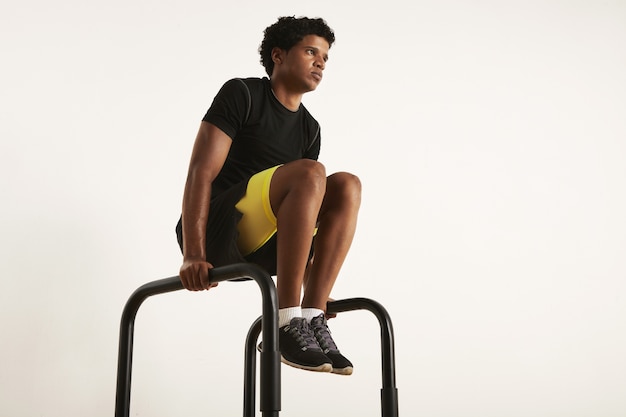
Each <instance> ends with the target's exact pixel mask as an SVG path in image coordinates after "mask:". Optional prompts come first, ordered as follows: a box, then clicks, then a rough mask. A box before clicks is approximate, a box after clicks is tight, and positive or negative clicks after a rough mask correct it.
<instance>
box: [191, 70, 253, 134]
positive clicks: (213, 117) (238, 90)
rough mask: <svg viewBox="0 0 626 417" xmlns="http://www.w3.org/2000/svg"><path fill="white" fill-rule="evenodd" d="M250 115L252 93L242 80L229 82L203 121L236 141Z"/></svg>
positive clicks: (235, 79) (217, 96) (216, 97)
mask: <svg viewBox="0 0 626 417" xmlns="http://www.w3.org/2000/svg"><path fill="white" fill-rule="evenodd" d="M249 113H250V91H249V89H248V86H246V84H245V83H244V82H243V80H241V79H240V78H233V79H232V80H229V81H227V82H226V83H225V84H224V85H223V86H222V88H221V89H220V91H219V92H218V93H217V95H216V96H215V98H214V99H213V103H212V104H211V107H210V108H209V110H208V111H207V112H206V115H205V116H204V118H203V119H202V121H204V122H209V123H212V124H214V125H215V126H217V127H218V128H219V129H221V130H222V131H223V132H224V133H226V134H227V135H228V136H230V137H231V139H234V138H235V136H236V135H237V132H238V131H239V130H240V129H241V128H242V126H243V125H244V124H245V123H246V121H247V119H248V115H249Z"/></svg>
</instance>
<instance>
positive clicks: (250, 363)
mask: <svg viewBox="0 0 626 417" xmlns="http://www.w3.org/2000/svg"><path fill="white" fill-rule="evenodd" d="M261 320H262V318H261V317H259V318H258V319H256V320H255V321H254V323H252V326H250V330H249V331H248V336H247V337H246V350H245V361H244V369H243V374H244V377H243V417H254V413H255V407H254V400H255V398H254V396H255V394H256V344H257V341H258V340H259V334H260V333H261Z"/></svg>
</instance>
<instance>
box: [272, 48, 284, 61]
mask: <svg viewBox="0 0 626 417" xmlns="http://www.w3.org/2000/svg"><path fill="white" fill-rule="evenodd" d="M284 57H285V50H284V49H280V48H278V47H274V48H272V61H273V62H274V64H282V62H283V59H284Z"/></svg>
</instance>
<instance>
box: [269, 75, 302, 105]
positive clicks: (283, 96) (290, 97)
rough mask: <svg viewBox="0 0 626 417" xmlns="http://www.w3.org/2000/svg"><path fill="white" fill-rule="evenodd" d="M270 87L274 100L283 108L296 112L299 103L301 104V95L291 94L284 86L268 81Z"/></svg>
mask: <svg viewBox="0 0 626 417" xmlns="http://www.w3.org/2000/svg"><path fill="white" fill-rule="evenodd" d="M270 85H271V86H272V93H274V97H276V100H278V101H279V102H280V104H282V105H283V106H285V108H287V109H288V110H290V111H298V109H299V108H300V103H301V102H302V96H303V94H302V93H293V92H292V91H290V90H289V89H288V88H287V87H286V86H285V85H284V84H281V83H279V82H275V81H274V80H270Z"/></svg>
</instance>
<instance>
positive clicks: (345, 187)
mask: <svg viewBox="0 0 626 417" xmlns="http://www.w3.org/2000/svg"><path fill="white" fill-rule="evenodd" d="M327 189H328V192H330V193H333V194H334V195H335V197H336V198H342V199H346V198H347V199H350V200H353V201H355V202H357V203H358V202H360V201H361V180H360V179H359V177H357V176H356V175H354V174H351V173H349V172H337V173H335V174H333V175H331V176H330V177H328V180H327Z"/></svg>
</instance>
